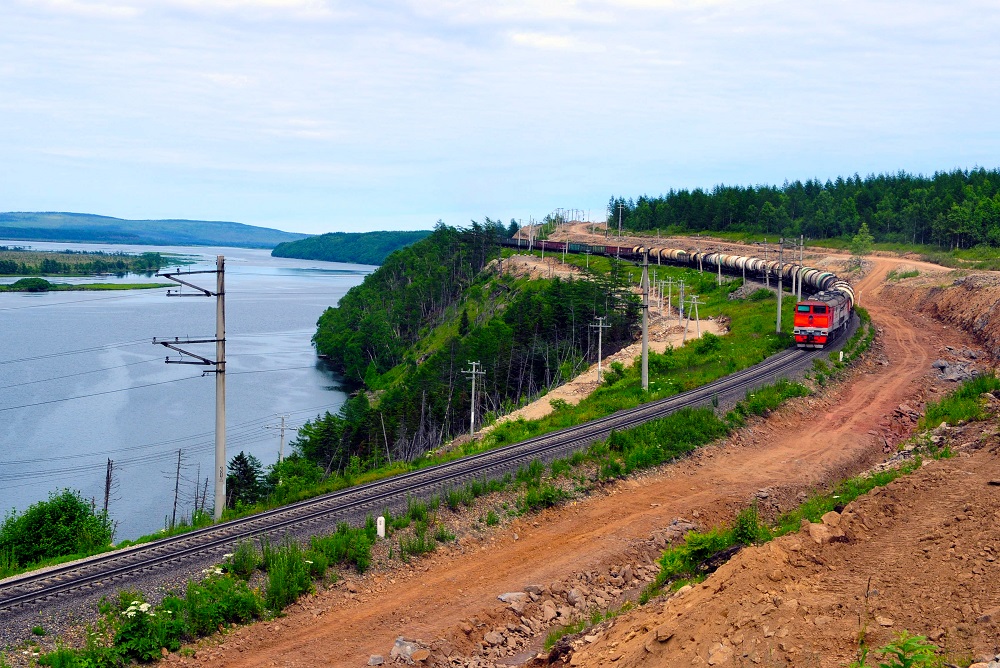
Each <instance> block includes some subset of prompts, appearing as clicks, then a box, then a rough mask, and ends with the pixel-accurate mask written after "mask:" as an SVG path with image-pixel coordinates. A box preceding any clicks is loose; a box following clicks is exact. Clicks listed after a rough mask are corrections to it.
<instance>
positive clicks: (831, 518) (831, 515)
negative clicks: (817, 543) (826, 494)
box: [820, 510, 840, 527]
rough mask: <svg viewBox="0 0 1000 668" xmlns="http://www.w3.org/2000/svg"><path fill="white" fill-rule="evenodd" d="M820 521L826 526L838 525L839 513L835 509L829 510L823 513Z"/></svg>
mask: <svg viewBox="0 0 1000 668" xmlns="http://www.w3.org/2000/svg"><path fill="white" fill-rule="evenodd" d="M820 521H821V522H822V523H823V524H825V525H826V526H828V527H837V526H840V513H838V512H837V511H836V510H831V511H830V512H828V513H824V514H823V517H821V518H820Z"/></svg>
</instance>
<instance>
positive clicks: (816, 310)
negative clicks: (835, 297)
mask: <svg viewBox="0 0 1000 668" xmlns="http://www.w3.org/2000/svg"><path fill="white" fill-rule="evenodd" d="M813 313H826V307H825V306H813Z"/></svg>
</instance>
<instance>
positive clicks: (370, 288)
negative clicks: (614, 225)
mask: <svg viewBox="0 0 1000 668" xmlns="http://www.w3.org/2000/svg"><path fill="white" fill-rule="evenodd" d="M507 234H509V230H508V229H506V228H505V227H504V226H503V225H502V224H500V223H498V222H494V221H490V220H489V219H487V222H486V223H485V224H480V223H476V222H474V223H473V224H472V225H471V227H469V228H467V229H459V228H453V227H449V226H446V225H443V224H439V225H438V226H437V227H436V228H435V229H434V231H433V233H431V235H430V236H429V237H427V238H425V239H423V240H421V241H419V242H417V243H416V244H414V245H412V246H409V247H407V248H404V249H403V250H400V251H397V252H396V253H393V254H392V255H390V256H389V258H388V259H387V260H386V262H385V264H383V265H382V266H381V267H380V268H379V269H378V270H377V271H375V272H374V273H372V274H371V275H369V276H368V277H366V279H365V281H364V282H363V283H362V284H361V285H360V286H357V287H355V288H352V289H351V290H350V291H349V292H348V293H347V294H346V295H345V296H344V298H343V299H341V301H340V304H339V305H338V306H337V307H336V308H330V309H327V310H326V311H325V312H324V313H323V315H322V316H321V318H320V320H319V323H318V329H317V332H316V335H315V336H314V339H313V340H314V343H315V345H316V348H317V351H318V352H319V353H320V354H321V355H324V356H326V357H327V358H328V359H329V361H330V363H331V364H332V365H333V366H334V368H336V369H337V370H338V371H339V372H341V373H342V374H343V375H344V377H345V379H346V381H347V382H348V383H349V384H350V386H351V388H352V389H354V390H355V392H354V395H353V397H352V398H351V399H350V400H349V401H348V402H347V404H345V406H344V408H343V409H342V410H341V412H340V413H339V414H337V415H333V414H330V413H327V414H326V415H324V416H319V417H317V419H316V420H313V421H311V422H310V423H308V424H307V425H305V426H304V427H303V428H302V429H300V431H299V438H298V440H297V441H296V443H295V447H296V450H297V451H298V452H299V453H300V454H302V455H304V456H305V457H307V458H308V459H309V460H311V461H313V462H316V463H318V464H320V465H321V467H322V468H323V469H324V470H325V471H326V472H328V473H331V472H336V471H343V470H345V469H346V468H347V467H349V466H353V467H355V468H358V467H360V469H362V470H367V469H369V468H373V467H375V466H377V465H380V464H382V463H384V462H386V461H387V460H392V461H396V460H406V461H409V460H412V459H413V458H415V457H417V456H419V455H421V454H423V453H424V452H426V451H427V450H430V449H432V448H435V447H437V446H439V445H440V444H441V443H443V442H444V441H446V440H449V439H451V438H452V437H454V436H456V435H458V434H461V433H463V432H466V431H468V429H469V416H470V408H471V400H472V397H471V384H470V380H469V377H468V375H467V374H465V373H464V371H467V370H468V367H469V360H475V361H477V362H480V363H481V365H482V366H481V369H482V370H483V371H485V376H482V377H480V379H479V380H478V381H477V392H476V403H477V412H478V413H479V414H480V415H482V414H483V413H489V412H492V413H498V412H501V411H502V412H506V411H508V410H510V409H512V408H513V407H516V406H517V405H519V404H520V403H523V401H524V400H525V399H526V398H527V397H530V396H533V395H537V394H538V393H539V392H542V391H544V390H546V389H549V388H551V387H554V386H555V385H558V384H560V383H562V382H564V381H565V380H568V379H569V378H571V377H572V376H574V375H576V374H577V373H579V372H580V371H581V370H583V369H584V368H586V366H587V365H589V364H590V363H592V362H593V355H594V353H595V352H596V336H595V335H594V334H593V329H592V328H591V327H590V325H591V324H592V323H593V322H594V317H595V316H607V318H608V321H607V322H608V324H610V325H611V327H610V329H608V330H606V331H605V333H604V337H605V339H604V346H605V347H604V351H605V353H607V352H609V351H610V350H614V349H615V347H616V346H617V347H620V346H621V345H623V344H624V343H625V342H626V341H630V340H631V336H632V329H633V326H634V325H635V323H636V321H637V320H638V317H639V304H638V299H637V298H636V297H635V296H634V295H632V294H631V293H629V292H628V291H627V287H626V278H625V277H624V276H621V277H618V275H617V273H616V272H611V274H610V275H607V276H596V275H595V276H594V277H593V280H560V279H558V278H554V279H545V280H528V279H527V278H525V277H519V276H513V275H511V274H510V273H506V274H504V273H501V268H502V262H498V261H497V260H498V259H499V258H500V247H499V245H498V241H499V239H501V238H502V237H504V236H506V235H507ZM352 458H354V461H353V463H352Z"/></svg>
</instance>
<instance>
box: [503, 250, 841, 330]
mask: <svg viewBox="0 0 1000 668" xmlns="http://www.w3.org/2000/svg"><path fill="white" fill-rule="evenodd" d="M501 243H502V244H503V245H505V246H516V247H518V248H526V247H528V243H527V242H525V240H523V239H521V240H515V239H509V240H504V241H503V242H501ZM530 247H533V248H534V249H535V250H543V251H549V252H563V251H567V252H570V253H591V254H593V255H604V256H608V257H619V258H623V259H628V260H641V259H642V256H643V254H644V253H646V252H648V253H649V259H650V260H652V261H655V262H656V263H657V264H659V263H661V262H669V263H672V264H678V265H684V266H688V267H692V268H695V269H702V270H708V271H715V270H716V269H717V268H719V266H720V265H721V268H722V269H723V270H725V271H727V272H731V273H739V272H743V271H746V272H748V273H755V274H759V275H761V276H763V275H765V274H768V275H770V276H778V275H779V274H780V275H781V277H782V278H783V279H785V280H787V281H791V280H792V277H793V276H794V277H795V280H796V282H801V283H802V285H803V286H808V288H809V289H810V292H812V293H813V294H812V295H811V296H810V297H809V298H808V299H805V300H803V301H801V302H799V303H797V304H796V305H795V318H794V321H793V335H794V336H795V344H796V345H797V346H798V347H800V348H822V347H824V346H826V345H827V344H828V343H829V342H830V341H832V340H833V338H835V337H836V336H837V334H839V332H840V330H841V329H843V328H844V327H846V325H847V323H848V322H849V321H850V317H851V312H852V311H853V309H854V290H853V289H852V288H851V286H850V284H849V283H847V282H846V281H843V280H841V279H840V278H838V277H837V275H836V274H833V273H831V272H829V271H823V270H822V269H817V268H815V267H808V266H802V265H799V264H795V263H788V262H784V263H782V262H779V261H778V260H764V259H761V258H758V257H752V256H744V255H729V254H725V253H718V252H698V251H688V250H684V249H680V248H645V247H643V246H616V245H589V244H582V243H574V242H559V241H548V240H541V241H534V242H533V243H531V244H530Z"/></svg>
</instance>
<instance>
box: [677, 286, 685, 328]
mask: <svg viewBox="0 0 1000 668" xmlns="http://www.w3.org/2000/svg"><path fill="white" fill-rule="evenodd" d="M678 286H679V287H678V293H679V294H678V295H677V326H678V327H680V326H681V325H683V324H684V323H683V322H682V320H683V319H684V281H680V282H679V283H678Z"/></svg>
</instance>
